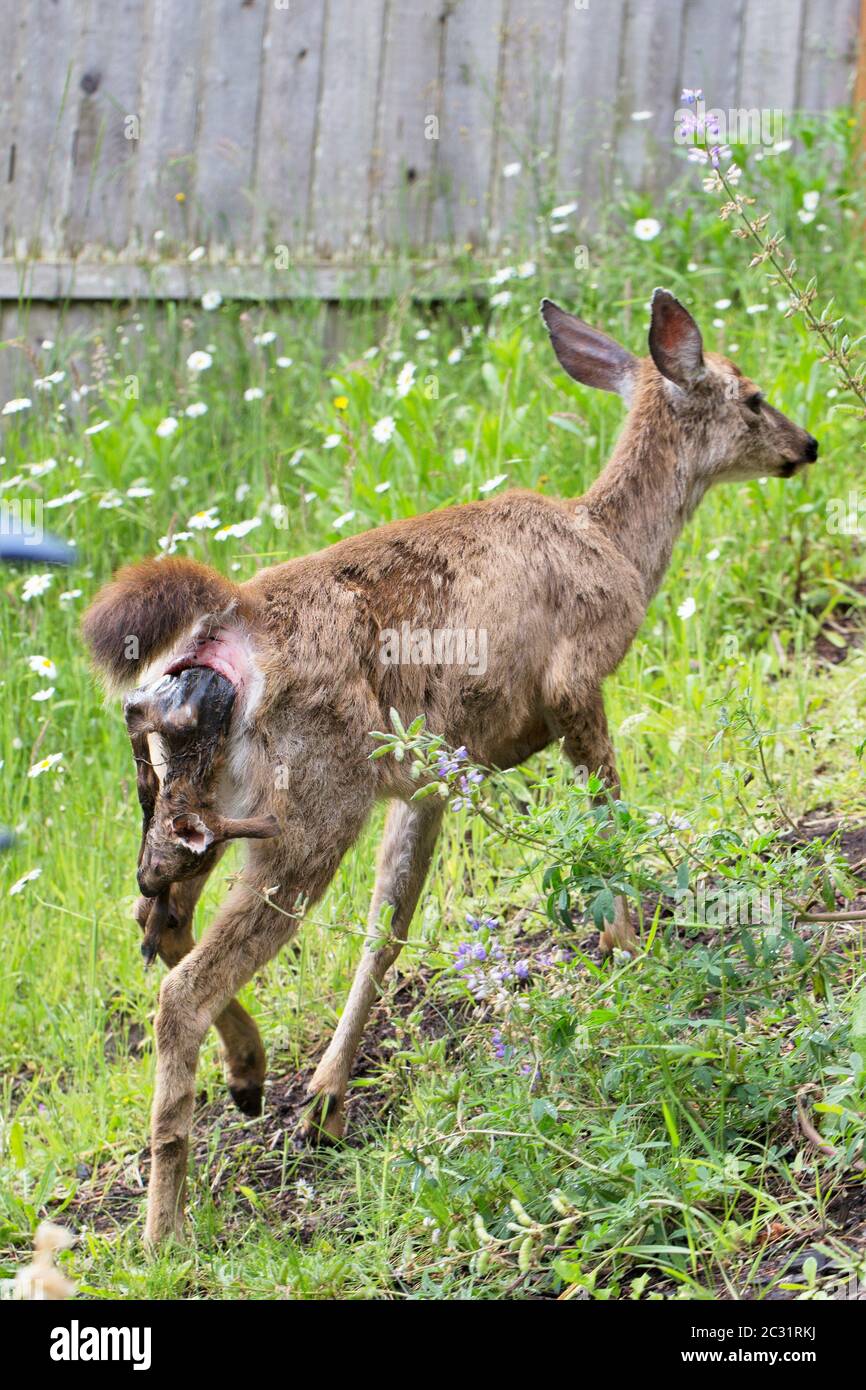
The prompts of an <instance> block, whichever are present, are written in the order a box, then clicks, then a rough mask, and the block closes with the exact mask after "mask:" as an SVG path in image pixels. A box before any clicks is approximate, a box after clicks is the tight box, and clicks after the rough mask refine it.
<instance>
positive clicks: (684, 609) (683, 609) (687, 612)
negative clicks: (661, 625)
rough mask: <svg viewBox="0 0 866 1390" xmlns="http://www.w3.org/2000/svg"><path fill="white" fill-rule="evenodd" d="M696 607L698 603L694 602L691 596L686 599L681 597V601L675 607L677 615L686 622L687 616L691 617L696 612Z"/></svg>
mask: <svg viewBox="0 0 866 1390" xmlns="http://www.w3.org/2000/svg"><path fill="white" fill-rule="evenodd" d="M697 608H698V605H697V604H696V603H695V601H694V599H693V598H691V597H689V598H687V599H683V602H682V603H681V604H680V605H679V607H678V608H677V617H678V618H682V620H683V622H684V623H686V622H688V620H689V618H691V617H693V616H694V614H695V613H696V612H697Z"/></svg>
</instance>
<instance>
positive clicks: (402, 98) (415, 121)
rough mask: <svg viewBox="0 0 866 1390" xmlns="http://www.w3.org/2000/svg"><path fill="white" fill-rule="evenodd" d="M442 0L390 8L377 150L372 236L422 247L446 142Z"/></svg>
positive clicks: (400, 2) (407, 0) (404, 0)
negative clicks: (441, 69)
mask: <svg viewBox="0 0 866 1390" xmlns="http://www.w3.org/2000/svg"><path fill="white" fill-rule="evenodd" d="M443 10H444V6H443V3H442V0H397V2H396V3H394V2H393V0H392V3H391V4H390V5H389V7H388V15H387V24H386V29H385V48H384V54H383V59H382V90H381V98H380V101H379V112H378V120H377V123H376V140H375V147H374V150H373V166H372V173H371V177H372V181H373V216H372V222H373V229H374V230H373V235H374V238H375V239H376V240H382V241H385V242H387V243H388V244H389V245H391V246H394V247H402V248H406V249H418V248H420V247H423V246H424V244H425V242H426V239H427V231H428V224H429V218H430V203H431V196H432V184H433V178H434V174H435V170H436V163H437V159H436V152H437V145H438V141H439V135H440V132H439V129H438V126H439V121H440V114H441V113H440V92H439V65H440V59H441V54H442V44H443V39H444V20H443Z"/></svg>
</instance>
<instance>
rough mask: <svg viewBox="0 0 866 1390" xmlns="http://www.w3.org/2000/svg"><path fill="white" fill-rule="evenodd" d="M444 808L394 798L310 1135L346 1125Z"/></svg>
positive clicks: (313, 1085) (315, 1083) (315, 1082)
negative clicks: (357, 1069)
mask: <svg viewBox="0 0 866 1390" xmlns="http://www.w3.org/2000/svg"><path fill="white" fill-rule="evenodd" d="M442 812H443V806H442V802H441V801H440V800H439V798H438V797H437V798H436V799H435V805H434V799H433V798H428V799H426V800H424V801H415V802H404V801H392V802H391V805H390V807H389V808H388V816H387V819H386V822H385V835H384V838H383V840H382V845H381V848H380V850H379V865H378V870H377V874H376V885H375V888H374V890H373V901H372V903H371V905H370V915H369V920H368V932H367V939H366V941H365V943H364V948H363V953H362V955H361V960H360V962H359V964H358V967H357V970H356V972H355V978H354V979H353V981H352V988H351V990H350V992H349V998H348V1000H347V1001H346V1007H345V1009H344V1011H343V1014H342V1016H341V1018H340V1021H339V1023H338V1024H337V1028H336V1030H335V1032H334V1036H333V1037H332V1039H331V1041H330V1043H329V1044H328V1049H327V1051H326V1052H325V1055H324V1057H323V1058H322V1060H321V1061H320V1062H319V1065H318V1066H317V1067H316V1070H315V1073H314V1075H313V1077H312V1080H311V1081H310V1084H309V1087H308V1094H309V1095H311V1096H314V1097H321V1103H320V1104H316V1105H315V1106H314V1107H313V1109H312V1111H311V1113H310V1118H309V1120H308V1121H307V1123H306V1125H305V1126H304V1130H305V1132H306V1134H307V1135H308V1136H309V1137H310V1138H315V1137H323V1138H328V1139H339V1138H340V1137H341V1136H342V1133H343V1130H344V1128H345V1116H344V1111H343V1102H344V1099H345V1095H346V1088H347V1086H348V1084H349V1077H350V1075H351V1071H352V1063H353V1062H354V1060H355V1053H356V1052H357V1050H358V1044H359V1042H360V1041H361V1035H362V1033H363V1031H364V1027H365V1025H366V1022H367V1018H368V1016H369V1013H370V1009H371V1007H372V1005H373V1003H374V1002H375V1000H376V999H377V998H378V996H379V994H380V992H381V986H382V981H383V980H384V978H385V972H386V971H387V970H388V968H389V966H390V965H392V964H393V962H394V961H395V960H396V959H397V956H398V955H399V954H400V951H401V949H402V947H403V944H404V942H405V940H406V936H407V933H408V931H409V923H410V922H411V920H412V914H413V912H414V911H415V906H416V904H417V902H418V898H419V895H420V893H421V889H422V888H423V886H424V879H425V878H426V876H427V870H428V868H429V866H430V860H431V858H432V857H433V849H434V847H435V844H436V836H437V835H438V833H439V826H440V824H441V821H442ZM388 903H390V904H391V905H392V906H393V909H394V911H393V915H392V917H391V923H390V927H389V928H388V930H387V931H385V929H384V928H382V926H381V925H380V924H379V914H380V912H381V910H382V908H383V907H384V906H385V905H386V904H388Z"/></svg>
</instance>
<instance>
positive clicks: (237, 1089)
mask: <svg viewBox="0 0 866 1390" xmlns="http://www.w3.org/2000/svg"><path fill="white" fill-rule="evenodd" d="M229 1095H230V1096H231V1098H232V1100H233V1101H234V1103H235V1105H236V1106H237V1108H238V1110H240V1112H241V1114H242V1115H248V1116H249V1117H250V1119H253V1120H254V1119H256V1118H257V1117H258V1116H259V1115H261V1113H262V1103H263V1100H264V1087H262V1086H229Z"/></svg>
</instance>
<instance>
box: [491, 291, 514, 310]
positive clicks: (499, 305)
mask: <svg viewBox="0 0 866 1390" xmlns="http://www.w3.org/2000/svg"><path fill="white" fill-rule="evenodd" d="M510 303H511V290H497V291H496V293H495V294H492V295H491V296H490V307H491V309H504V308H505V306H506V304H510Z"/></svg>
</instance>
